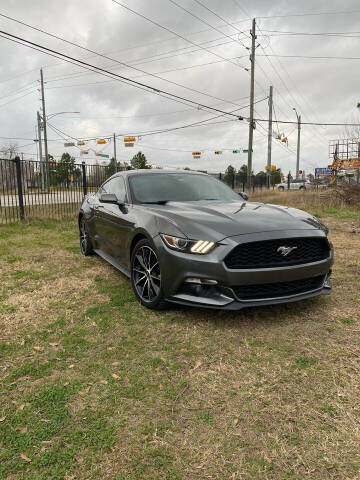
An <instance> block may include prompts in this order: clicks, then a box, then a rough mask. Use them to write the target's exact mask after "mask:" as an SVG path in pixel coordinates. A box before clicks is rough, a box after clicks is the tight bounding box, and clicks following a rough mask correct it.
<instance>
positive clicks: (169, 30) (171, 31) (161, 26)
mask: <svg viewBox="0 0 360 480" xmlns="http://www.w3.org/2000/svg"><path fill="white" fill-rule="evenodd" d="M112 1H113V2H114V3H116V4H117V5H119V6H121V7H123V8H125V9H126V10H128V11H129V12H131V13H133V14H134V15H137V16H139V17H141V18H143V19H144V20H146V21H148V22H150V23H152V24H153V25H156V26H157V27H159V28H161V29H163V30H165V31H167V32H169V33H171V34H173V35H176V36H177V37H179V38H181V39H182V40H185V41H186V42H188V43H191V44H192V45H194V46H196V47H198V46H199V44H197V43H195V42H193V41H192V40H189V39H188V38H186V37H184V36H183V35H180V34H179V33H176V32H174V31H173V30H171V29H170V28H168V27H165V26H164V25H161V24H160V23H158V22H156V21H155V20H152V19H151V18H149V17H146V16H145V15H143V14H142V13H140V12H137V11H136V10H133V9H132V8H130V7H128V6H127V5H124V4H123V3H120V2H119V1H118V0H112ZM174 3H175V2H174ZM180 8H182V7H180ZM212 28H213V27H212ZM221 33H222V32H221ZM223 35H224V36H226V35H225V34H223ZM203 50H205V51H207V52H208V53H211V55H215V56H216V57H218V58H222V59H223V60H225V59H224V57H222V56H221V55H218V54H217V53H214V52H212V51H211V50H208V49H206V48H203ZM228 62H229V63H231V64H232V65H235V66H236V67H238V68H241V69H244V67H241V66H240V65H238V64H237V63H234V62H232V61H229V60H228Z"/></svg>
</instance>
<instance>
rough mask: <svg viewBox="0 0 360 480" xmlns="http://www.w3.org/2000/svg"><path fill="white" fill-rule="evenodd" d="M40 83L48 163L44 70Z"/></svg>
mask: <svg viewBox="0 0 360 480" xmlns="http://www.w3.org/2000/svg"><path fill="white" fill-rule="evenodd" d="M40 81H41V103H42V120H43V124H42V126H43V129H44V144H45V161H46V163H48V161H49V154H48V143H47V131H46V110H45V94H44V76H43V71H42V68H41V69H40Z"/></svg>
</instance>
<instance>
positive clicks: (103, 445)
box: [0, 192, 360, 480]
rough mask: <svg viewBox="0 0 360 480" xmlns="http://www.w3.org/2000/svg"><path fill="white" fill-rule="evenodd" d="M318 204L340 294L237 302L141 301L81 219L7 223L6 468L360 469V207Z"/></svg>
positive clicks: (10, 471)
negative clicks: (185, 305) (224, 308)
mask: <svg viewBox="0 0 360 480" xmlns="http://www.w3.org/2000/svg"><path fill="white" fill-rule="evenodd" d="M269 195H270V194H269ZM285 195H286V201H289V199H290V201H291V202H292V203H293V204H294V205H295V206H301V203H305V202H308V201H309V200H308V198H309V197H303V196H302V194H300V195H299V194H298V193H297V192H294V193H293V192H290V193H289V194H286V193H285ZM288 195H289V196H288ZM284 198H285V196H284V195H282V194H281V195H279V194H277V196H276V197H274V199H271V202H274V203H275V202H276V203H277V202H282V200H283V199H284ZM305 198H306V199H305ZM315 201H316V199H315V198H314V199H313V202H315ZM314 205H315V204H314ZM314 205H313V206H314ZM315 207H316V209H315V210H314V209H312V211H313V212H315V211H317V212H318V213H319V214H321V215H323V216H324V218H323V219H322V220H323V221H324V222H325V223H327V224H328V225H329V227H330V235H331V240H332V241H333V243H334V245H335V253H336V263H335V266H334V276H333V286H334V292H333V294H332V295H331V296H330V297H321V298H318V299H314V300H310V301H303V302H299V303H293V304H289V305H284V306H274V307H267V308H256V309H251V310H250V309H249V310H244V311H242V312H230V313H229V312H214V311H203V310H195V309H177V308H174V309H172V310H170V311H168V312H162V313H154V312H151V311H148V310H145V309H143V308H141V307H140V306H139V305H138V304H137V302H136V301H135V299H134V297H133V294H132V292H131V288H130V285H129V282H128V281H127V280H125V279H124V277H123V276H122V275H121V274H120V273H118V272H117V271H115V270H114V269H112V268H111V267H110V266H108V265H106V264H105V263H104V262H103V261H102V260H101V259H99V258H97V257H93V258H83V257H81V255H80V254H79V253H78V250H77V235H76V227H75V224H69V223H60V224H59V223H58V224H56V223H52V222H48V223H36V224H33V225H25V226H14V227H5V228H4V229H3V230H2V231H1V233H0V252H1V256H0V265H1V268H2V272H3V275H2V284H1V293H0V295H1V296H0V301H1V303H0V319H1V321H2V326H1V337H2V341H1V342H0V347H1V350H0V353H1V357H2V358H1V362H2V372H3V374H2V383H1V388H2V391H3V392H4V393H5V395H3V396H2V398H1V400H0V402H1V403H0V420H2V421H0V442H1V443H0V445H1V446H0V456H1V457H2V462H0V478H4V479H7V480H10V479H11V480H15V479H16V480H19V479H24V480H25V479H26V480H29V479H30V480H31V479H34V480H35V479H36V480H38V479H46V480H48V479H54V480H55V479H56V480H58V479H64V480H65V479H67V480H70V479H74V480H75V479H105V480H110V479H111V480H140V479H141V480H145V479H146V480H148V479H151V480H152V479H154V480H155V479H166V480H177V479H182V480H193V479H201V480H202V479H216V480H220V479H221V480H225V479H226V480H227V479H241V480H243V479H245V480H253V479H259V480H260V479H261V480H263V479H265V480H267V479H268V480H273V479H276V480H280V479H290V478H291V479H297V480H303V479H308V480H324V479H334V480H335V479H341V480H342V479H352V480H355V479H359V478H360V476H359V472H360V454H359V452H360V423H359V414H360V407H359V386H360V385H359V359H360V343H359V333H360V318H359V306H360V294H359V288H358V282H359V278H360V258H359V253H358V252H359V249H360V220H359V216H358V214H357V213H356V212H353V211H351V212H349V211H348V210H342V209H340V210H336V209H335V208H334V207H331V208H332V209H333V210H331V208H330V207H329V206H324V205H321V208H320V206H318V205H315ZM329 208H330V211H331V212H332V213H330V214H326V213H324V212H326V211H327V210H328V209H329ZM344 212H345V213H344ZM326 215H327V216H326ZM34 246H36V248H34ZM22 405H25V406H24V408H23V409H21V407H22ZM3 417H5V418H4V419H3ZM25 427H26V428H27V430H26V432H24V430H22V431H23V433H21V431H19V428H22V429H24V428H25ZM17 428H18V430H16V429H17ZM21 454H24V455H26V457H28V458H29V459H30V460H31V461H30V462H27V461H26V460H24V459H23V458H22V457H21V456H20V455H21Z"/></svg>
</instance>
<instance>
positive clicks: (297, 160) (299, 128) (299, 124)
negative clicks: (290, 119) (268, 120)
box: [293, 108, 301, 180]
mask: <svg viewBox="0 0 360 480" xmlns="http://www.w3.org/2000/svg"><path fill="white" fill-rule="evenodd" d="M293 110H294V111H295V113H296V118H297V122H298V139H297V149H296V177H295V178H296V180H298V179H299V170H300V131H301V115H299V114H298V113H297V111H296V108H293Z"/></svg>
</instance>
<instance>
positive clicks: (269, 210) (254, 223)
mask: <svg viewBox="0 0 360 480" xmlns="http://www.w3.org/2000/svg"><path fill="white" fill-rule="evenodd" d="M146 208H149V209H150V210H152V212H153V214H155V215H156V217H157V222H158V227H159V232H160V233H168V234H174V227H175V228H176V229H178V230H180V232H179V233H182V234H183V235H186V236H187V237H188V238H192V239H200V240H202V239H205V240H211V241H220V240H222V239H224V238H226V237H231V236H235V235H242V234H243V235H244V234H251V233H260V232H271V231H276V230H314V229H317V230H319V229H321V230H323V229H324V228H325V227H324V226H323V225H322V224H321V223H320V222H319V221H318V220H317V219H316V218H315V217H313V216H312V215H310V214H308V213H306V212H303V211H302V210H298V209H296V208H290V207H283V206H279V205H270V204H264V203H255V202H236V201H235V202H228V203H218V202H216V203H215V202H209V203H206V204H203V203H202V204H201V205H199V202H169V203H167V204H166V205H151V207H150V206H149V207H146ZM169 223H170V224H171V227H172V228H170V227H169V228H170V230H169V228H168V229H167V225H168V224H169Z"/></svg>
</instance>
